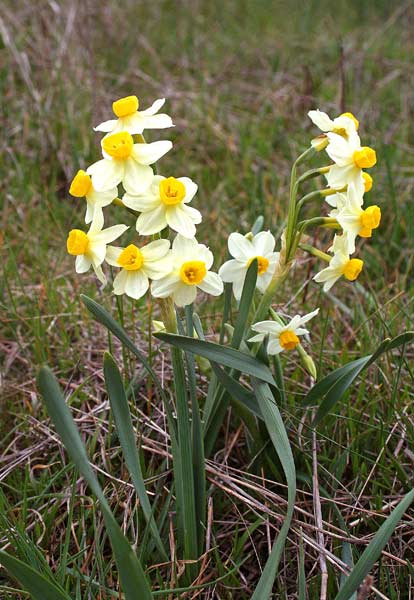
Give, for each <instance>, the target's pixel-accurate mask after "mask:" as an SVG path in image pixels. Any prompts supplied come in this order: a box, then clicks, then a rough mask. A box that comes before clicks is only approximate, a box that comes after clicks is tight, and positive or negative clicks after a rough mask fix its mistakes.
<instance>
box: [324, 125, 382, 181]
mask: <svg viewBox="0 0 414 600" xmlns="http://www.w3.org/2000/svg"><path fill="white" fill-rule="evenodd" d="M327 135H328V138H329V145H328V147H327V148H326V152H327V153H328V155H329V156H330V158H331V159H332V160H333V161H334V162H335V164H334V165H332V167H331V168H330V169H329V171H328V173H327V174H326V179H327V181H328V185H329V186H330V187H331V188H333V189H341V188H343V187H345V186H346V185H348V184H349V183H351V182H354V183H355V185H356V186H357V189H359V188H361V189H364V187H365V182H364V178H363V175H362V169H369V168H370V167H373V166H374V165H375V164H376V162H377V155H376V153H375V150H373V149H372V148H370V147H369V146H361V141H360V139H359V135H358V134H357V133H356V132H355V133H353V134H350V135H349V136H348V139H345V138H344V137H342V136H341V135H338V134H337V133H328V134H327Z"/></svg>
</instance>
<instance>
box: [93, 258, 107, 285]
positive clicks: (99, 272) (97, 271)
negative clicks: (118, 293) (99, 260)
mask: <svg viewBox="0 0 414 600" xmlns="http://www.w3.org/2000/svg"><path fill="white" fill-rule="evenodd" d="M92 267H93V270H94V271H95V275H96V276H97V278H98V279H99V281H100V282H101V283H102V285H106V277H105V274H104V272H103V271H102V267H101V266H100V265H94V264H93V263H92Z"/></svg>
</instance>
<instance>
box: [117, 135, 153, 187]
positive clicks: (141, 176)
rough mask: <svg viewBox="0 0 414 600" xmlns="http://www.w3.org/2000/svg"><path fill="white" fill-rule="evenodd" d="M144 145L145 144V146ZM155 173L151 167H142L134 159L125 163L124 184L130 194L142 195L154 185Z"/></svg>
mask: <svg viewBox="0 0 414 600" xmlns="http://www.w3.org/2000/svg"><path fill="white" fill-rule="evenodd" d="M143 145H144V144H143ZM153 177H154V172H153V170H152V169H151V167H148V166H147V165H141V164H139V163H138V162H136V161H135V160H134V159H133V158H129V159H128V160H126V161H125V170H124V176H123V178H122V184H123V186H124V188H125V190H126V191H127V192H128V193H129V194H137V195H138V194H142V193H143V192H145V191H146V190H148V188H149V186H150V185H151V183H152V179H153Z"/></svg>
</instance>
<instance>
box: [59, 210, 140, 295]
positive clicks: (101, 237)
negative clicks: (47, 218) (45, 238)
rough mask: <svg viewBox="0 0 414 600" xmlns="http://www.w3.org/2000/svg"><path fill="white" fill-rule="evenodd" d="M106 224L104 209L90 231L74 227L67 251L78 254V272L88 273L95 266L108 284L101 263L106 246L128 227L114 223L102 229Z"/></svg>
mask: <svg viewBox="0 0 414 600" xmlns="http://www.w3.org/2000/svg"><path fill="white" fill-rule="evenodd" d="M103 224H104V220H103V215H102V211H101V212H100V213H99V212H96V213H95V216H94V218H93V220H92V223H91V226H90V228H89V231H88V233H85V232H84V231H82V230H81V229H72V231H70V232H69V236H68V239H67V242H66V247H67V251H68V252H69V254H72V256H76V262H75V269H76V272H77V273H86V271H88V270H89V268H90V267H91V265H92V267H93V270H94V271H95V274H96V276H97V278H98V279H99V281H100V282H101V283H103V284H104V285H105V284H106V277H105V275H104V273H103V271H102V267H101V264H102V263H103V261H104V259H105V254H106V246H107V244H109V243H110V242H113V241H114V240H116V238H118V237H119V236H120V235H122V234H123V233H124V231H126V230H127V229H128V227H127V226H126V225H114V226H113V227H108V228H107V229H102V227H103Z"/></svg>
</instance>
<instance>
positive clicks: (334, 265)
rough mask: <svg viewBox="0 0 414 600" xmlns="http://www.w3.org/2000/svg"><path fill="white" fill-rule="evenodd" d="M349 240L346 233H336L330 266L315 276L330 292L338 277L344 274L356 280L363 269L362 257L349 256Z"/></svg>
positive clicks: (325, 289)
mask: <svg viewBox="0 0 414 600" xmlns="http://www.w3.org/2000/svg"><path fill="white" fill-rule="evenodd" d="M348 247H349V241H348V239H347V235H346V233H343V234H342V235H335V237H334V242H333V244H332V248H331V249H330V250H331V251H332V252H333V253H334V255H333V257H332V258H331V260H330V262H329V266H328V267H326V269H323V270H322V271H320V272H319V273H317V274H316V275H315V277H314V278H313V279H314V280H315V281H317V282H318V283H323V284H324V285H323V291H324V292H328V291H329V290H330V289H331V287H332V286H333V284H334V283H335V282H336V281H338V279H339V278H340V277H342V276H344V277H345V278H346V279H348V281H355V279H357V277H358V276H359V274H360V273H361V271H362V267H363V265H364V261H362V260H361V259H360V258H350V257H349V251H348Z"/></svg>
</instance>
